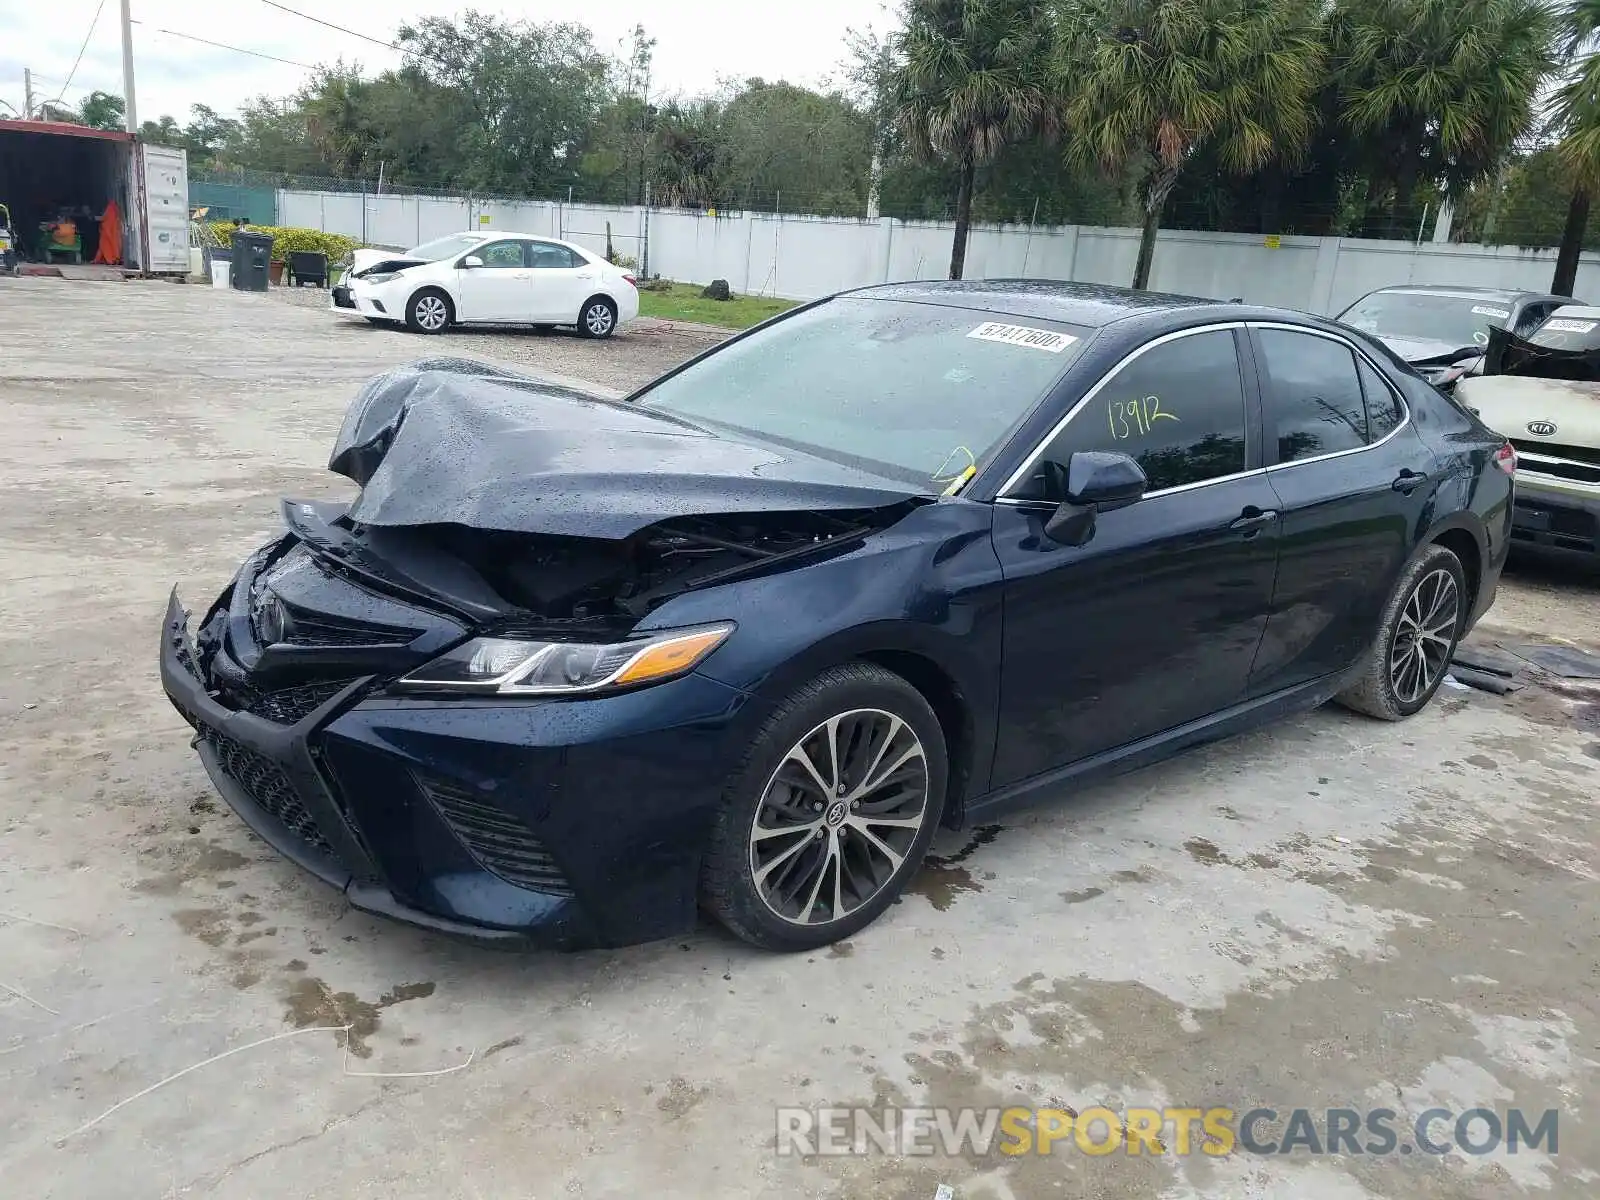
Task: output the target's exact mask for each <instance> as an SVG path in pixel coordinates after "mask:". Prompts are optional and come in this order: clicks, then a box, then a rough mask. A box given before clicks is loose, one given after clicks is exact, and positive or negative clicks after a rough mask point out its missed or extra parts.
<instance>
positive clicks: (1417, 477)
mask: <svg viewBox="0 0 1600 1200" xmlns="http://www.w3.org/2000/svg"><path fill="white" fill-rule="evenodd" d="M1427 482H1428V475H1427V472H1425V471H1413V470H1412V469H1411V468H1410V467H1405V468H1402V469H1401V471H1400V474H1398V475H1396V476H1395V477H1394V482H1393V483H1391V484H1390V485H1389V486H1390V487H1392V488H1393V489H1394V490H1395V491H1397V492H1404V493H1405V494H1406V495H1408V496H1409V495H1410V494H1411V493H1412V492H1414V491H1416V490H1417V489H1418V488H1419V487H1421V486H1422V485H1423V484H1425V483H1427Z"/></svg>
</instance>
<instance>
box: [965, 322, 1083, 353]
mask: <svg viewBox="0 0 1600 1200" xmlns="http://www.w3.org/2000/svg"><path fill="white" fill-rule="evenodd" d="M967 336H968V337H970V338H979V339H981V340H983V341H985V342H1005V343H1006V344H1007V345H1008V346H1027V347H1028V348H1029V349H1032V350H1048V351H1049V352H1050V353H1051V354H1060V353H1061V352H1062V351H1063V350H1065V349H1066V348H1067V347H1068V346H1070V345H1072V343H1073V342H1075V341H1077V340H1078V339H1077V338H1075V337H1073V336H1072V335H1071V334H1070V333H1056V332H1054V331H1053V330H1049V329H1030V328H1029V327H1028V326H1026V325H1002V324H1000V323H999V322H997V321H985V322H984V323H983V324H982V325H979V326H978V327H977V328H976V329H974V330H973V331H972V332H971V333H969V334H967Z"/></svg>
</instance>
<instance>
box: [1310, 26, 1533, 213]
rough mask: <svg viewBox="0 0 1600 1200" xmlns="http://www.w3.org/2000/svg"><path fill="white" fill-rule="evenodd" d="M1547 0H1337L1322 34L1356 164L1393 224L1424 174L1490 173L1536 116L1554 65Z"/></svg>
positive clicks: (1470, 179) (1460, 177) (1448, 186)
mask: <svg viewBox="0 0 1600 1200" xmlns="http://www.w3.org/2000/svg"><path fill="white" fill-rule="evenodd" d="M1554 35H1555V22H1554V20H1553V14H1552V11H1551V6H1550V3H1549V0H1335V3H1334V5H1333V8H1332V10H1331V11H1330V13H1329V16H1328V40H1329V43H1330V53H1331V56H1332V60H1333V63H1334V68H1333V82H1334V87H1335V91H1336V94H1337V97H1338V106H1339V109H1340V124H1341V125H1342V126H1343V127H1344V129H1345V130H1346V131H1347V132H1348V133H1349V134H1350V135H1351V140H1350V143H1349V145H1350V147H1351V149H1352V151H1353V155H1352V161H1350V162H1348V163H1347V164H1346V167H1347V169H1348V170H1349V171H1350V173H1351V174H1352V175H1355V176H1358V177H1363V178H1365V179H1367V180H1368V181H1369V186H1368V205H1369V208H1370V207H1371V206H1372V205H1373V203H1374V201H1377V202H1379V203H1383V202H1385V201H1387V202H1388V205H1389V214H1388V221H1387V226H1388V232H1389V233H1390V234H1395V233H1397V232H1398V231H1399V230H1400V229H1401V228H1402V227H1405V228H1409V226H1410V220H1411V218H1412V216H1413V213H1412V211H1411V209H1412V202H1413V197H1414V196H1415V195H1416V191H1417V188H1418V186H1419V184H1422V183H1429V184H1432V185H1435V186H1441V187H1443V189H1444V191H1445V193H1446V194H1447V195H1459V194H1460V193H1461V192H1463V191H1464V190H1465V189H1466V187H1467V186H1469V185H1470V184H1473V183H1476V182H1479V181H1480V180H1483V179H1485V178H1487V177H1488V176H1489V175H1491V174H1492V173H1493V172H1494V171H1495V170H1496V169H1497V168H1498V167H1499V166H1500V165H1501V163H1502V162H1503V161H1504V160H1505V159H1506V157H1507V156H1508V155H1509V154H1510V153H1511V152H1512V149H1513V146H1514V143H1515V142H1516V139H1517V138H1518V137H1519V136H1520V135H1522V134H1523V133H1524V132H1526V131H1527V130H1528V128H1529V126H1530V125H1531V123H1532V121H1533V118H1534V110H1535V104H1536V101H1537V99H1538V95H1539V89H1540V87H1541V86H1542V85H1543V83H1544V81H1545V80H1546V79H1547V78H1548V76H1549V74H1550V71H1551V70H1552V69H1553V67H1554V65H1555V46H1554Z"/></svg>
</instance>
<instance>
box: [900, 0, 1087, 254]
mask: <svg viewBox="0 0 1600 1200" xmlns="http://www.w3.org/2000/svg"><path fill="white" fill-rule="evenodd" d="M1055 46H1056V26H1055V21H1054V19H1053V14H1052V12H1051V9H1050V6H1049V3H1048V2H1047V0H908V3H907V6H906V26H905V29H904V30H903V31H902V33H901V36H900V39H899V45H898V47H897V52H896V61H897V66H896V84H895V96H896V104H895V111H896V117H897V120H898V123H899V125H900V129H901V131H902V133H903V134H904V136H905V137H906V139H907V141H908V143H909V145H910V146H911V147H912V149H913V150H914V151H915V152H916V153H917V154H918V155H920V156H921V157H923V158H927V159H933V160H936V161H943V162H945V163H948V164H949V165H950V166H951V167H952V168H953V169H954V170H955V173H956V201H955V224H956V228H955V238H954V241H953V242H952V244H951V248H950V278H951V279H960V278H961V276H962V272H963V270H964V268H965V265H966V257H967V232H968V229H969V228H970V226H971V224H972V202H973V191H974V187H975V184H976V180H977V174H978V169H979V168H980V167H982V166H985V165H987V164H989V163H992V162H994V161H995V160H996V159H997V158H999V157H1000V156H1001V154H1002V153H1003V152H1004V150H1005V149H1006V147H1007V146H1011V145H1015V144H1016V143H1018V142H1022V141H1024V140H1026V139H1028V138H1030V137H1033V136H1034V135H1036V134H1041V133H1043V134H1045V135H1050V134H1053V133H1054V132H1055V131H1056V128H1057V124H1058V120H1057V118H1058V98H1057V93H1056V83H1057V79H1056V75H1055V73H1054V70H1053V67H1054V58H1055V53H1054V52H1055Z"/></svg>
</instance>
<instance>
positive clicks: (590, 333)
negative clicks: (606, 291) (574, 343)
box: [578, 299, 617, 338]
mask: <svg viewBox="0 0 1600 1200" xmlns="http://www.w3.org/2000/svg"><path fill="white" fill-rule="evenodd" d="M616 328H617V310H616V309H614V308H613V307H611V301H609V300H604V299H596V300H591V301H589V303H588V304H586V305H584V306H583V315H582V316H581V317H580V318H579V319H578V330H579V332H580V333H582V334H583V335H584V336H585V337H592V338H603V337H610V336H611V334H612V333H613V332H614V331H615V330H616Z"/></svg>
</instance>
